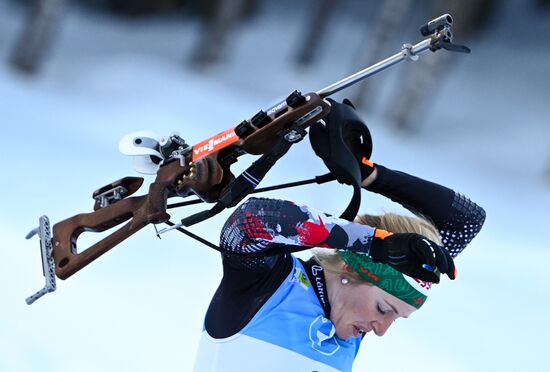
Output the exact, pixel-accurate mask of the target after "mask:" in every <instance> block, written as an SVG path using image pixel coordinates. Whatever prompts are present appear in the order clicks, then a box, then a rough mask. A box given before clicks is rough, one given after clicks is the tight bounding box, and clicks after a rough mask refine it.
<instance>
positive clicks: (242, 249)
mask: <svg viewBox="0 0 550 372" xmlns="http://www.w3.org/2000/svg"><path fill="white" fill-rule="evenodd" d="M374 233H375V228H373V227H370V226H366V225H359V224H354V223H352V222H349V221H346V220H343V219H340V218H337V217H333V216H331V215H329V214H326V213H323V212H320V211H317V210H315V209H313V208H309V207H306V206H302V205H298V204H295V203H293V202H290V201H286V200H278V199H265V198H250V199H248V200H247V201H246V202H244V203H243V204H241V205H240V206H239V207H238V208H237V209H236V210H235V212H234V213H233V214H232V215H231V216H230V217H229V219H228V220H227V222H226V223H225V225H224V227H223V229H222V234H221V238H220V246H221V248H222V249H224V250H227V251H230V252H237V253H258V252H267V251H270V250H272V249H281V246H291V247H293V250H294V251H296V250H305V249H309V248H312V247H325V248H340V249H351V250H354V251H360V252H364V253H367V254H368V253H369V252H370V247H371V243H372V239H373V236H374Z"/></svg>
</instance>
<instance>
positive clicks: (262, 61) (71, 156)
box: [0, 1, 550, 372]
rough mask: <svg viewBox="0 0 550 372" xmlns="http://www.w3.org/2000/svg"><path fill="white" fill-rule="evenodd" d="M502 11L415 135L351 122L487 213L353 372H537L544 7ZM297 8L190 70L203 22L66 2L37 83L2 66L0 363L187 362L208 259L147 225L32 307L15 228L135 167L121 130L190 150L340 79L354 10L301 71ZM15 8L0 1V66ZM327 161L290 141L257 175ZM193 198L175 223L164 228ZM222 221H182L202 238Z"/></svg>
mask: <svg viewBox="0 0 550 372" xmlns="http://www.w3.org/2000/svg"><path fill="white" fill-rule="evenodd" d="M506 4H507V5H506V7H505V8H504V9H503V10H502V13H501V14H500V17H499V18H498V21H497V23H496V24H495V25H494V29H493V30H492V31H491V32H489V33H488V34H486V35H485V36H484V37H483V38H482V39H479V40H476V41H473V42H468V40H463V39H460V37H458V40H459V41H462V42H464V43H465V44H467V45H469V46H470V47H471V48H472V50H473V53H472V54H471V55H469V56H463V55H457V56H456V58H457V59H458V60H459V61H458V62H457V63H456V64H455V66H454V69H453V70H452V73H451V74H450V77H449V78H448V80H446V81H445V82H444V83H443V84H442V92H443V93H444V94H439V95H437V98H435V100H436V102H435V103H436V104H435V105H434V107H433V109H432V110H431V111H430V112H429V113H428V114H427V115H426V116H425V117H424V119H425V121H424V122H423V123H422V125H421V126H420V131H419V132H418V133H416V134H414V135H406V134H402V133H397V132H395V131H394V130H392V129H391V127H390V126H389V125H388V123H387V122H386V118H385V117H384V116H383V115H380V114H377V113H376V112H374V113H368V112H367V113H364V116H365V117H366V118H367V120H368V123H369V126H370V128H371V131H372V134H373V138H374V154H373V161H375V162H379V163H381V164H384V165H386V166H389V167H391V168H394V169H400V170H404V171H407V172H410V173H413V174H416V175H418V176H421V177H424V178H428V179H432V180H435V181H436V182H439V183H442V184H444V185H447V186H449V187H452V188H453V189H456V190H459V191H461V192H463V193H464V194H466V195H468V196H469V197H471V198H472V199H473V200H475V201H476V202H478V203H479V204H480V205H482V206H483V207H484V208H485V209H486V211H487V215H488V218H487V222H486V224H485V227H484V229H483V230H482V232H481V233H480V235H479V236H478V237H477V238H476V239H475V240H474V241H473V243H472V244H471V246H470V247H469V248H468V250H467V251H466V252H468V253H466V254H464V255H463V256H461V257H460V258H459V259H458V261H457V264H458V267H459V270H460V272H459V274H460V275H459V278H458V280H457V281H455V282H450V281H444V282H443V283H442V284H441V285H439V286H438V287H437V289H436V290H435V291H434V292H435V293H434V294H433V295H432V296H431V298H430V300H429V302H428V304H427V305H426V306H425V307H423V309H422V311H419V312H418V313H416V314H414V316H413V317H412V318H411V319H408V320H404V319H403V320H399V321H398V322H397V324H398V325H396V326H395V327H392V328H391V329H390V330H389V332H388V333H387V335H386V336H385V337H383V338H378V337H376V336H374V335H369V336H368V337H367V338H366V340H365V342H364V344H363V347H362V349H361V351H360V353H359V355H358V358H357V359H356V363H355V370H357V371H360V370H367V371H369V370H370V371H374V370H378V369H380V368H384V369H385V370H390V371H401V370H411V371H413V370H421V371H424V372H428V371H438V370H441V369H445V370H446V371H447V372H453V371H485V370H500V371H516V370H531V371H542V370H547V369H546V368H545V365H544V364H543V363H545V358H544V356H545V354H544V353H545V352H546V349H547V348H546V347H545V345H547V344H548V340H547V338H548V336H547V334H548V331H549V330H550V321H549V316H548V314H547V311H548V307H549V305H550V300H549V297H550V281H549V280H548V275H547V274H546V270H547V268H548V265H549V264H550V250H549V247H548V243H547V237H546V235H547V227H548V222H549V221H550V218H549V217H550V212H549V211H548V208H549V207H550V203H549V202H550V181H549V179H548V175H547V174H546V173H545V167H548V163H549V162H550V146H549V144H550V128H549V124H548V123H549V119H548V118H549V116H550V105H549V98H550V94H549V91H548V87H549V86H550V63H549V62H550V48H548V37H549V36H550V22H548V18H549V15H548V13H546V14H545V13H537V12H536V11H535V10H534V9H533V8H532V7H531V6H528V5H527V4H524V3H523V2H512V1H508V2H507V3H506ZM522 4H523V5H522ZM306 6H307V4H305V2H304V3H302V4H301V5H300V6H299V7H298V9H299V10H301V11H296V12H292V13H291V14H289V13H285V12H283V10H282V9H280V8H277V7H276V6H274V5H273V4H272V5H266V6H264V8H263V9H262V11H261V14H260V15H259V17H257V18H255V19H253V20H252V21H249V22H247V23H246V24H244V25H243V26H242V27H240V28H239V29H237V30H236V39H234V40H233V42H232V47H233V51H232V53H231V54H230V55H229V56H228V58H227V60H226V61H225V62H224V63H222V64H220V65H218V66H215V67H214V68H212V69H208V70H205V71H196V70H192V69H190V68H188V67H186V66H185V64H184V63H183V61H184V59H185V55H186V53H189V51H190V48H191V47H192V45H193V42H194V41H195V39H196V34H197V32H198V30H199V28H198V24H197V23H196V22H195V21H192V20H189V19H186V20H181V19H173V20H166V19H165V18H163V19H143V20H133V21H129V20H121V19H120V18H110V17H107V18H105V17H98V16H97V15H89V14H84V13H83V12H81V11H78V10H76V9H71V10H69V12H68V13H67V14H66V15H65V18H64V19H63V26H62V30H61V32H60V34H59V35H58V38H57V41H56V44H55V46H54V50H53V51H52V53H51V54H50V58H49V59H48V61H47V63H46V65H45V66H44V68H43V71H42V73H41V75H39V76H38V77H37V78H35V79H29V78H26V77H24V76H20V75H18V74H15V73H13V71H12V70H11V69H10V68H9V67H8V65H7V64H5V63H3V64H1V65H0V127H1V128H2V133H3V138H4V139H3V143H4V145H3V147H2V150H1V151H2V153H1V158H0V166H1V168H2V169H4V172H3V174H4V175H3V176H2V177H3V182H2V186H1V187H2V192H1V193H0V197H1V200H0V205H1V213H0V226H1V231H2V240H3V244H2V247H1V249H0V282H1V283H2V284H3V288H2V300H1V304H2V306H1V307H0V315H1V316H0V371H6V372H8V371H10V372H11V371H21V372H23V371H41V372H43V371H44V372H46V371H55V372H65V371H79V372H91V371H105V372H109V371H153V370H156V371H188V370H191V369H192V365H193V362H194V356H195V352H196V348H197V345H198V340H199V337H200V333H201V330H202V321H203V316H204V313H205V311H206V309H207V307H208V304H209V301H210V298H211V296H212V294H213V292H214V291H215V288H216V287H217V284H218V282H219V279H220V275H221V265H220V263H219V257H218V255H217V253H215V252H213V251H211V250H210V249H207V248H206V247H204V246H201V245H200V244H199V243H196V242H194V241H192V240H190V239H188V238H187V237H184V236H181V235H180V234H178V233H171V234H166V235H165V236H163V238H162V240H160V241H159V240H158V239H157V238H156V237H155V235H154V230H153V227H147V228H145V229H144V230H143V231H141V232H139V233H138V234H136V235H134V236H133V237H131V238H130V239H128V240H127V241H126V242H124V243H123V244H121V245H120V246H119V247H117V248H116V249H114V250H112V251H111V252H109V253H107V254H106V255H105V256H103V257H102V258H101V259H100V260H97V261H96V262H94V263H93V264H92V265H90V266H88V267H86V268H85V269H83V270H82V271H80V272H79V273H77V274H76V275H74V276H73V277H71V278H70V279H69V280H66V281H58V290H57V292H55V293H53V294H50V295H47V296H46V297H45V298H42V299H41V300H39V301H38V302H36V303H35V304H34V305H33V306H27V305H26V304H25V302H24V299H25V298H26V297H27V296H29V295H30V294H32V293H34V292H35V291H36V290H38V289H39V288H41V286H42V285H43V277H42V274H41V268H40V265H41V264H40V253H39V248H38V240H37V239H36V238H34V239H33V240H31V241H26V240H25V239H24V236H25V235H26V234H27V232H28V231H29V230H30V229H32V228H34V227H36V225H37V221H38V217H39V216H40V215H42V214H47V215H48V216H49V217H50V220H51V221H52V224H53V223H55V222H57V221H60V220H62V219H64V218H67V217H69V216H72V215H74V214H77V213H81V212H85V211H91V210H92V209H91V208H92V203H93V201H92V198H91V193H92V192H93V191H94V190H95V189H97V188H99V187H101V186H103V185H105V184H107V183H109V182H111V181H114V180H116V179H119V178H121V177H123V176H126V175H137V174H136V173H135V172H133V169H132V165H131V160H130V159H129V158H126V157H125V156H123V155H121V154H119V153H118V141H119V139H120V138H121V137H122V136H123V135H124V134H126V133H128V132H132V131H136V130H154V131H156V132H158V133H161V134H167V133H169V132H170V131H172V130H177V131H179V132H180V133H181V134H182V136H183V137H184V138H185V139H186V140H187V142H189V143H196V142H198V141H200V140H202V139H204V138H207V137H208V136H210V135H212V134H215V133H218V132H220V131H222V130H225V129H227V128H228V127H230V126H233V125H235V124H237V123H239V122H240V121H241V120H243V119H244V118H248V117H250V116H251V115H253V114H254V113H255V112H257V111H258V110H259V109H260V108H265V107H268V105H269V104H270V103H272V102H274V101H275V100H276V99H277V98H280V97H284V96H286V95H287V94H288V93H290V92H291V91H292V90H294V89H300V90H302V91H311V90H318V89H320V88H322V87H324V86H326V85H329V84H330V83H332V82H334V81H336V80H339V79H340V78H342V77H344V76H346V75H347V74H349V73H351V72H353V71H349V66H348V65H347V64H346V63H341V62H340V58H339V56H342V55H346V56H349V55H350V54H351V53H353V48H354V47H355V45H357V42H358V40H359V39H360V38H359V36H358V35H357V32H356V31H355V29H354V27H357V22H358V20H357V19H352V20H351V21H346V20H342V22H340V23H338V26H337V27H335V28H334V29H333V32H332V34H331V42H330V43H329V44H328V46H327V48H326V49H325V50H324V51H323V53H322V59H321V60H320V61H319V62H318V63H317V64H316V65H315V66H314V68H312V69H308V70H300V69H298V68H296V67H295V66H294V65H293V64H292V63H291V62H290V61H291V57H292V53H293V52H294V50H295V46H296V44H295V42H296V41H297V38H296V35H298V33H299V32H300V21H301V20H302V18H301V17H300V15H302V16H303V11H304V10H305V9H306V8H305V7H306ZM23 18H24V13H22V12H21V11H20V10H19V9H18V8H14V7H13V6H12V5H11V3H7V2H6V1H3V2H0V55H1V56H3V57H2V58H4V60H6V59H7V56H8V54H9V52H10V51H11V47H12V46H13V43H14V41H15V37H16V35H17V32H18V31H19V29H20V27H21V22H22V20H23ZM361 30H363V28H362V29H361ZM457 36H458V35H457ZM417 40H419V38H418V39H414V40H403V41H402V42H413V41H417ZM399 46H400V44H396V49H395V50H396V51H397V50H398V48H399ZM414 68H415V65H414V64H401V65H399V66H397V67H394V68H393V69H392V70H390V71H386V72H384V73H382V74H380V75H379V76H377V77H376V79H386V78H387V79H388V80H392V79H394V80H395V79H397V76H401V75H398V73H397V72H396V71H399V72H401V73H403V71H406V70H409V69H414ZM382 76H384V77H382ZM344 96H345V95H344ZM344 96H340V98H341V97H344ZM248 160H252V157H249V158H243V159H242V160H241V163H242V165H243V166H244V165H246V164H249V163H248V162H247V161H248ZM241 163H239V164H238V165H239V166H240V165H241ZM245 163H246V164H245ZM235 169H236V171H235V173H236V172H237V171H238V169H241V168H239V167H236V168H235ZM324 172H325V169H324V168H323V165H322V162H321V161H320V160H319V159H317V158H315V157H314V155H313V153H312V151H311V150H310V149H309V144H308V143H307V141H304V142H302V143H301V144H299V145H297V146H295V148H293V149H291V151H290V153H289V154H288V155H287V156H286V157H285V158H283V159H282V160H281V161H280V163H279V164H278V165H277V166H276V167H275V168H274V169H273V171H272V172H271V173H270V174H269V175H268V177H267V178H266V179H265V181H264V182H263V184H264V185H270V184H274V183H276V182H280V181H294V180H298V179H303V178H309V177H311V176H315V175H319V174H322V173H324ZM151 180H152V179H150V178H146V182H148V181H151ZM269 195H270V196H273V197H283V198H288V199H291V200H294V201H296V202H300V203H304V204H306V205H310V206H312V207H316V208H319V209H322V210H326V211H328V212H333V213H338V212H340V211H341V210H343V208H344V207H345V205H346V203H347V201H348V198H349V196H350V195H351V190H350V189H349V188H347V187H345V186H341V185H338V184H331V185H323V186H311V187H307V186H306V187H302V188H297V189H294V190H288V191H282V192H273V193H271V194H269ZM363 197H364V201H363V208H362V210H364V211H370V212H380V211H382V210H396V211H402V209H401V208H399V206H397V205H395V204H393V203H391V202H389V201H386V200H385V199H383V198H380V197H377V196H375V195H370V194H369V193H367V192H364V193H363ZM199 209H200V208H198V209H192V208H190V209H189V210H179V211H175V212H174V213H172V215H173V217H174V220H177V219H178V217H184V216H186V215H188V214H190V213H191V211H194V210H199ZM227 214H228V212H225V213H223V214H221V215H220V216H218V217H216V218H214V219H212V220H209V221H207V222H205V223H202V224H200V225H198V226H196V227H194V228H193V231H194V232H196V233H199V234H201V235H203V236H206V237H208V238H209V239H210V240H211V241H216V240H217V237H218V234H219V229H220V227H221V224H222V223H223V221H224V218H226V217H227ZM85 237H86V236H84V237H83V238H82V239H81V240H80V241H79V242H80V246H84V245H85V244H86V243H83V242H84V241H85V240H84V238H85Z"/></svg>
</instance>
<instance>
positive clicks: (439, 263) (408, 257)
mask: <svg viewBox="0 0 550 372" xmlns="http://www.w3.org/2000/svg"><path fill="white" fill-rule="evenodd" d="M382 231H383V230H382ZM375 236H376V235H375ZM370 256H371V257H372V259H373V260H374V261H375V262H382V263H385V264H388V265H390V266H392V267H393V268H394V269H396V270H399V271H400V272H402V273H403V274H405V275H408V276H410V277H413V278H417V279H420V280H422V281H425V282H432V283H439V275H438V274H437V272H436V269H437V270H438V271H439V272H440V273H442V274H447V276H448V277H449V278H450V279H452V280H454V279H455V264H454V262H453V258H452V257H451V255H450V254H449V252H448V251H447V250H446V249H445V248H443V247H440V246H439V245H437V244H436V243H434V242H432V241H430V240H428V239H427V238H425V237H424V236H422V235H419V234H413V233H395V234H390V235H386V236H385V237H384V238H380V237H375V238H374V239H373V241H372V246H371V250H370Z"/></svg>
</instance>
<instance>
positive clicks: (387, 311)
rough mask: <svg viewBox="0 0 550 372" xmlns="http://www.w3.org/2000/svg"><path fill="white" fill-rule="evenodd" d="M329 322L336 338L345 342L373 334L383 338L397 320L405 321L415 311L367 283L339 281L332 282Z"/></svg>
mask: <svg viewBox="0 0 550 372" xmlns="http://www.w3.org/2000/svg"><path fill="white" fill-rule="evenodd" d="M333 283H334V284H333V286H331V287H332V288H329V290H332V293H330V292H329V298H330V303H331V312H330V320H331V321H332V323H333V324H334V326H335V328H336V335H337V336H338V337H340V338H341V339H344V340H347V339H349V338H351V337H358V336H360V335H361V334H363V333H367V332H370V331H373V332H374V333H375V334H376V335H377V336H382V335H384V333H386V331H387V330H388V328H390V326H391V325H392V323H393V321H394V320H395V319H397V318H401V317H402V318H407V317H408V316H409V315H411V314H412V313H413V312H414V311H415V310H416V308H414V307H413V306H411V305H409V304H407V303H405V302H404V301H402V300H400V299H398V298H397V297H395V296H393V295H391V294H389V293H387V292H385V291H384V290H382V289H380V288H378V287H376V286H374V285H371V284H368V283H367V282H360V283H354V282H352V281H350V282H349V283H348V284H342V282H341V279H337V280H335V281H334V282H333Z"/></svg>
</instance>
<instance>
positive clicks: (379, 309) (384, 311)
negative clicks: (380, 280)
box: [378, 305, 388, 315]
mask: <svg viewBox="0 0 550 372" xmlns="http://www.w3.org/2000/svg"><path fill="white" fill-rule="evenodd" d="M378 312H379V313H380V314H382V315H386V314H387V313H388V311H387V310H384V309H382V307H380V305H378Z"/></svg>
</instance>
